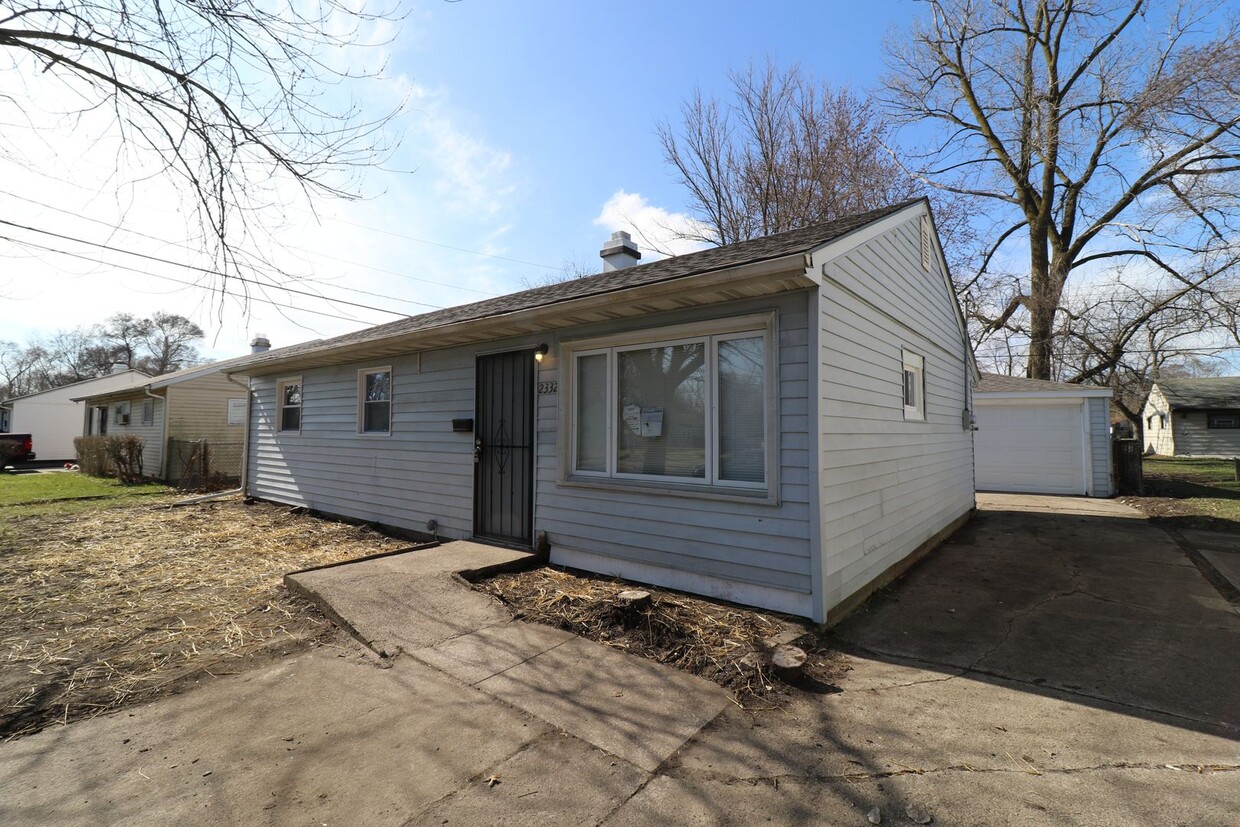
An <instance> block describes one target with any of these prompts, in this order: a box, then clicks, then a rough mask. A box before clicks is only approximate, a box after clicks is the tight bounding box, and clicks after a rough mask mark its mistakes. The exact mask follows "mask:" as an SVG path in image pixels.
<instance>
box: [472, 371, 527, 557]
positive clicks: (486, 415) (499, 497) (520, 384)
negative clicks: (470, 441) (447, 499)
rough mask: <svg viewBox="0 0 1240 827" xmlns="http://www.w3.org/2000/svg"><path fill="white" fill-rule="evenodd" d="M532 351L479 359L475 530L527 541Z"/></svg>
mask: <svg viewBox="0 0 1240 827" xmlns="http://www.w3.org/2000/svg"><path fill="white" fill-rule="evenodd" d="M534 365H535V362H534V351H532V350H521V351H516V352H514V353H497V354H494V355H491V356H479V357H478V385H477V398H478V402H477V405H478V411H477V422H476V424H475V426H474V461H475V463H476V467H475V468H474V534H475V535H477V536H479V537H486V538H488V539H492V540H501V541H503V542H506V543H519V544H521V545H526V546H528V545H530V543H531V542H532V540H533V518H534V513H533V512H534Z"/></svg>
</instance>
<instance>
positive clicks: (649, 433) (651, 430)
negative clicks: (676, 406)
mask: <svg viewBox="0 0 1240 827" xmlns="http://www.w3.org/2000/svg"><path fill="white" fill-rule="evenodd" d="M641 435H642V436H644V437H652V438H653V437H659V436H663V409H662V408H642V419H641Z"/></svg>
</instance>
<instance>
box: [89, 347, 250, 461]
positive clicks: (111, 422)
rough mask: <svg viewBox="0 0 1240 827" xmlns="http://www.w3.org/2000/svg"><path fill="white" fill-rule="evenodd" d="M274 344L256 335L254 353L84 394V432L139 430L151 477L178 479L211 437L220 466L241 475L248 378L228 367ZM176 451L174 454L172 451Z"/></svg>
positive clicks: (116, 433)
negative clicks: (234, 376) (229, 371)
mask: <svg viewBox="0 0 1240 827" xmlns="http://www.w3.org/2000/svg"><path fill="white" fill-rule="evenodd" d="M268 348H269V345H268V344H267V340H266V339H264V338H261V337H259V338H256V339H255V340H254V343H253V344H252V345H251V354H250V355H247V356H241V357H237V358H234V359H225V360H224V361H221V362H212V363H211V364H207V365H199V366H197V367H192V368H186V369H185V370H180V371H177V372H175V373H167V374H164V375H163V376H157V377H155V378H154V379H149V380H148V381H146V382H144V383H142V384H140V385H138V386H137V387H133V388H124V389H119V390H113V391H110V392H107V393H93V394H90V395H88V396H79V397H77V399H76V400H75V401H81V402H84V403H85V404H86V410H85V412H84V414H82V415H81V418H80V419H79V420H78V433H79V434H82V435H85V436H91V435H100V434H108V435H114V436H115V435H125V434H134V435H136V436H139V437H141V438H142V442H143V470H144V473H146V474H147V475H148V476H152V477H155V478H157V479H161V480H168V481H169V482H177V481H179V480H180V479H181V478H182V475H183V474H184V473H186V470H185V468H184V465H185V462H186V461H187V460H188V458H189V457H190V456H191V454H192V449H191V448H188V447H187V446H188V444H189V443H196V442H198V441H200V440H204V439H205V440H207V441H208V442H209V443H210V445H211V447H212V450H213V451H214V455H215V457H216V459H217V460H218V462H217V463H216V465H215V466H214V470H215V471H216V472H217V473H220V474H221V475H223V476H231V477H239V476H240V474H241V462H242V459H241V458H242V455H243V453H244V449H245V421H246V411H247V403H246V398H247V396H248V394H249V391H248V388H247V387H246V383H245V382H244V381H238V380H236V379H230V378H229V376H228V374H227V372H226V371H227V369H228V368H229V367H232V366H233V365H236V364H238V363H240V362H241V361H243V360H244V359H249V358H250V357H251V356H252V355H253V354H255V353H261V352H264V351H265V350H267V349H268ZM170 452H171V453H170Z"/></svg>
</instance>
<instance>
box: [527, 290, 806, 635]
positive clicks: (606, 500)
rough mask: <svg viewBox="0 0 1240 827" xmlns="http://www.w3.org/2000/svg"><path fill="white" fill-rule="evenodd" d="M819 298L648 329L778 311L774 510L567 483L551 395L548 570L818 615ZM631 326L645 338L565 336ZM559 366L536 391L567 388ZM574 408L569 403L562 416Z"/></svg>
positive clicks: (548, 366)
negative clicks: (814, 320)
mask: <svg viewBox="0 0 1240 827" xmlns="http://www.w3.org/2000/svg"><path fill="white" fill-rule="evenodd" d="M813 295H814V294H813V293H807V292H805V291H797V292H794V293H789V294H786V295H783V296H780V297H778V298H772V299H767V300H765V301H750V302H738V303H736V304H735V305H723V306H718V307H714V308H704V309H700V310H694V311H684V312H680V313H674V314H665V315H661V316H658V317H650V318H648V319H646V320H644V324H643V325H642V327H643V328H647V329H650V330H651V331H652V332H654V334H655V335H658V329H659V328H660V327H667V326H670V325H676V324H685V323H689V322H692V321H693V320H700V321H701V322H702V324H703V325H704V326H707V325H710V324H711V323H713V322H717V321H720V320H726V319H729V318H732V317H737V316H742V315H746V314H753V313H760V312H769V311H771V310H772V309H774V310H775V312H776V319H775V325H774V327H775V330H776V331H777V332H776V333H775V334H774V335H775V341H774V342H773V347H772V356H773V360H774V362H775V367H774V368H773V373H774V376H773V377H772V380H773V382H774V385H773V390H774V392H775V393H776V395H777V400H776V406H775V412H774V414H773V415H774V417H775V423H774V425H775V426H776V428H777V433H778V436H777V439H776V440H775V443H776V444H775V445H774V446H772V448H771V449H770V450H771V452H772V453H771V457H772V467H773V468H774V469H775V470H774V471H773V472H772V476H773V477H774V479H772V480H771V481H770V484H769V486H768V487H769V488H770V491H771V492H772V495H774V494H775V492H778V496H777V497H775V498H774V499H773V501H770V500H763V499H757V500H753V501H750V500H747V499H744V498H741V497H739V496H738V495H737V494H736V492H731V493H728V492H722V493H720V492H718V491H717V490H716V489H714V488H713V487H710V486H699V487H700V488H702V490H701V492H700V493H698V492H696V491H693V490H685V489H688V488H689V487H688V486H680V487H679V488H677V487H676V486H670V487H669V489H661V488H659V487H658V486H657V485H653V486H652V487H649V488H646V487H636V486H631V487H623V486H620V485H616V484H615V483H614V482H612V481H609V480H607V481H602V482H597V481H596V482H594V483H591V482H588V481H584V482H582V483H580V484H578V483H576V482H574V481H573V480H571V479H570V480H567V481H563V482H562V481H561V477H562V476H566V475H567V472H568V470H569V468H570V467H571V465H570V462H571V460H570V459H568V458H566V459H564V461H563V467H561V461H560V459H559V458H558V455H557V452H556V445H557V443H558V441H559V440H560V439H561V434H560V431H559V426H558V419H559V415H560V400H558V399H557V398H556V397H555V396H553V395H542V396H540V397H539V412H538V457H539V459H538V470H537V479H538V482H537V486H536V487H537V501H536V504H535V530H545V531H546V532H547V534H548V538H549V540H550V541H551V559H552V562H556V563H561V564H563V565H569V566H573V565H576V566H580V567H583V568H589V569H591V570H593V571H600V572H602V573H604V574H614V575H618V576H626V577H629V578H632V579H636V580H642V581H644V582H650V583H654V584H656V585H664V586H669V587H672V588H683V589H687V590H692V591H697V592H699V593H705V594H710V595H713V596H716V597H721V598H725V599H733V600H739V601H741V602H751V603H757V602H761V603H762V604H763V605H765V606H767V607H769V608H781V609H783V610H785V611H790V612H794V613H799V614H804V615H810V614H812V613H813V609H812V605H811V604H812V600H811V592H812V587H813V576H812V572H811V563H810V546H809V522H808V517H809V511H810V507H809V501H810V497H811V496H812V495H813V491H812V488H811V485H812V483H811V481H810V473H809V467H808V465H809V417H808V413H809V411H808V405H807V399H806V396H807V393H808V389H809V374H810V365H809V361H808V340H809V337H808V328H807V315H806V309H807V305H808V303H809V301H810V298H811V297H812V296H813ZM635 328H636V329H641V328H638V326H637V325H636V324H635V323H634V322H632V321H628V322H623V323H620V322H617V323H613V324H611V325H606V326H592V327H590V328H585V329H581V330H580V331H573V334H572V336H566V338H569V339H571V340H574V341H576V340H586V341H588V340H590V339H592V338H596V337H601V336H608V335H611V334H617V333H629V332H632V331H633V330H634V329H635ZM707 329H709V328H707ZM553 352H555V351H554V350H553ZM561 363H562V360H560V359H558V358H550V357H549V358H548V359H547V360H545V361H544V362H543V364H542V365H541V366H540V369H539V376H538V379H539V382H540V383H543V384H545V383H549V382H559V387H560V390H561V392H563V391H565V390H566V385H567V383H568V381H569V379H568V377H567V374H565V375H561V370H560V368H561ZM570 406H571V401H566V402H565V408H566V409H567V408H569V407H570ZM565 414H566V416H567V415H568V411H567V410H566V411H565ZM571 438H572V437H571V432H570V431H568V430H567V429H566V431H565V435H564V436H563V439H564V440H565V441H566V442H569V443H570V447H571ZM673 489H674V490H673Z"/></svg>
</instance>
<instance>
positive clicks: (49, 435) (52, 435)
mask: <svg viewBox="0 0 1240 827" xmlns="http://www.w3.org/2000/svg"><path fill="white" fill-rule="evenodd" d="M150 378H151V377H149V376H147V375H146V374H145V373H143V372H142V371H138V370H125V371H121V372H120V373H111V374H108V375H107V376H100V377H97V378H95V379H84V380H82V381H81V382H74V383H73V384H71V385H62V386H60V387H59V388H52V389H51V390H46V391H40V392H39V393H31V394H27V395H25V396H15V397H13V398H12V399H6V400H4V401H3V402H0V408H2V409H3V410H4V420H5V421H4V423H3V424H4V426H5V427H0V432H4V433H23V434H27V433H28V434H30V435H31V436H32V437H33V440H34V450H35V453H36V454H38V456H39V459H41V460H54V461H59V462H64V461H67V460H72V459H74V458H75V457H76V456H77V452H76V451H75V450H74V448H73V438H74V437H77V436H81V434H82V411H83V406H82V403H81V402H80V401H77V400H78V398H80V397H82V396H84V395H85V394H91V393H107V392H111V391H118V390H128V389H130V388H133V387H134V386H136V385H141V384H143V383H144V382H147V381H149V380H150Z"/></svg>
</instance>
